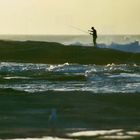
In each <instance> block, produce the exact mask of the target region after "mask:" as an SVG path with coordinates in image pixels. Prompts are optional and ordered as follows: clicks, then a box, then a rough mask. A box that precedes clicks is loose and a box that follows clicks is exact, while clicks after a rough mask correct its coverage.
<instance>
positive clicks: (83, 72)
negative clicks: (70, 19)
mask: <svg viewBox="0 0 140 140" xmlns="http://www.w3.org/2000/svg"><path fill="white" fill-rule="evenodd" d="M0 88H1V89H13V90H17V91H25V92H29V93H37V92H47V91H65V92H68V91H80V92H82V91H84V92H92V93H135V92H140V65H136V64H131V65H130V64H129V65H128V64H121V65H116V64H107V65H81V64H69V63H64V64H58V65H56V64H55V65H52V64H33V63H9V62H1V64H0Z"/></svg>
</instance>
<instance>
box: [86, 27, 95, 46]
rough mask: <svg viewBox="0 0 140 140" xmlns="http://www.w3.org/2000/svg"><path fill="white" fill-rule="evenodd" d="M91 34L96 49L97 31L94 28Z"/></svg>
mask: <svg viewBox="0 0 140 140" xmlns="http://www.w3.org/2000/svg"><path fill="white" fill-rule="evenodd" d="M88 31H89V32H90V35H92V37H93V45H94V47H96V39H97V31H96V30H95V28H94V27H91V30H88Z"/></svg>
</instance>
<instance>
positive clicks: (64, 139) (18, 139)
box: [1, 137, 76, 140]
mask: <svg viewBox="0 0 140 140" xmlns="http://www.w3.org/2000/svg"><path fill="white" fill-rule="evenodd" d="M1 140H2V139H1ZM7 140H73V139H66V138H57V137H42V138H23V139H22V138H21V139H20V138H17V139H7ZM74 140H76V139H74Z"/></svg>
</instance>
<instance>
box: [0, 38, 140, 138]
mask: <svg viewBox="0 0 140 140" xmlns="http://www.w3.org/2000/svg"><path fill="white" fill-rule="evenodd" d="M0 39H1V40H5V41H7V40H12V41H21V42H22V41H28V40H31V41H40V42H41V41H43V42H58V43H62V44H64V45H66V46H68V45H78V46H85V47H92V38H91V37H90V36H83V35H81V36H68V35H66V36H64V35H63V36H53V35H51V36H45V35H34V36H32V35H11V36H9V35H1V36H0ZM97 42H98V47H99V48H108V49H114V50H119V51H122V52H131V53H132V54H135V53H136V54H137V53H139V52H140V46H139V42H140V36H139V35H117V36H114V35H113V36H111V35H108V36H105V35H104V36H103V35H102V36H99V37H98V40H97ZM9 55H10V54H9ZM54 59H55V56H54ZM128 59H129V58H128ZM139 93H140V65H139V64H136V63H130V64H128V63H127V64H125V63H122V64H115V63H108V64H106V65H97V64H78V63H68V62H67V61H66V62H65V63H63V64H50V63H49V64H46V63H25V62H19V61H17V62H16V61H14V62H13V61H1V62H0V98H1V99H0V102H1V103H0V105H1V107H0V109H1V111H0V123H2V125H1V126H0V130H1V132H0V138H23V137H24V138H25V137H38V136H39V137H40V136H52V135H53V136H58V137H67V138H71V137H72V138H76V139H80V138H81V135H80V136H79V137H78V136H70V134H69V135H66V133H72V132H75V131H76V132H77V131H78V132H79V130H84V131H87V130H88V131H89V130H94V131H95V130H100V131H101V132H98V133H97V134H96V135H94V132H93V133H92V134H93V135H91V136H92V137H93V138H95V137H96V138H97V137H98V136H99V137H98V139H100V138H103V139H111V136H113V134H114V135H115V136H114V137H115V138H117V137H118V136H120V138H121V136H122V138H123V136H124V137H126V138H132V139H133V138H135V137H136V138H137V137H139V136H140V111H139V107H140V102H139V101H140V98H139V97H140V94H139ZM131 99H132V100H131ZM3 106H4V108H3ZM8 106H9V107H8ZM51 112H52V113H51ZM86 114H87V115H86ZM49 116H51V118H53V119H54V120H55V121H54V120H51V121H53V123H52V122H51V123H50V121H49V118H50V117H49ZM56 118H57V119H56ZM130 121H131V122H130ZM112 129H117V131H113V132H112V131H111V130H112ZM17 130H20V131H19V132H18V131H17ZM102 130H106V133H102ZM16 131H17V132H18V133H16ZM110 131H111V132H112V133H109V132H110ZM35 132H37V133H35ZM64 132H65V134H64ZM52 133H53V134H52ZM136 133H137V134H136ZM60 134H61V135H60ZM135 134H136V135H135ZM88 136H89V135H88ZM88 136H87V137H88ZM91 136H90V138H91ZM107 136H108V137H107ZM109 136H110V137H109ZM84 138H86V136H84V137H83V139H84Z"/></svg>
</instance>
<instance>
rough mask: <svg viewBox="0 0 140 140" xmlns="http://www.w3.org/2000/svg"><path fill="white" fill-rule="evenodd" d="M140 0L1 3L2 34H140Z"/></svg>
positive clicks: (20, 0) (17, 0)
mask: <svg viewBox="0 0 140 140" xmlns="http://www.w3.org/2000/svg"><path fill="white" fill-rule="evenodd" d="M139 10H140V0H0V34H82V32H81V31H78V30H76V29H74V28H72V27H71V26H75V27H79V28H81V29H83V30H88V28H90V27H91V26H94V27H95V28H97V30H98V33H100V34H140V11H139Z"/></svg>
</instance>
